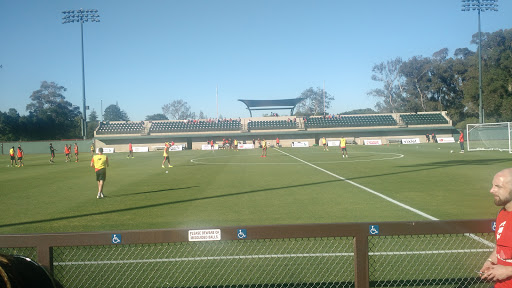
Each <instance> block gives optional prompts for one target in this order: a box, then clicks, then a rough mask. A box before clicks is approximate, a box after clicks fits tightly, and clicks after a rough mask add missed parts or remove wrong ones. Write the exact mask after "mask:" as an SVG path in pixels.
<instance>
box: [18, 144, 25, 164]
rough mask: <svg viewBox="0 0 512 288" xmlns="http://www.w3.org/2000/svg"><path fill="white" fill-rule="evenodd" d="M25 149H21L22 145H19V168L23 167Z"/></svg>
mask: <svg viewBox="0 0 512 288" xmlns="http://www.w3.org/2000/svg"><path fill="white" fill-rule="evenodd" d="M23 155H24V154H23V149H21V145H18V167H22V166H23Z"/></svg>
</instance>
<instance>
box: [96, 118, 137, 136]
mask: <svg viewBox="0 0 512 288" xmlns="http://www.w3.org/2000/svg"><path fill="white" fill-rule="evenodd" d="M143 132H144V121H140V122H129V121H117V122H108V121H107V122H100V125H99V127H98V128H97V129H96V135H108V134H141V133H143Z"/></svg>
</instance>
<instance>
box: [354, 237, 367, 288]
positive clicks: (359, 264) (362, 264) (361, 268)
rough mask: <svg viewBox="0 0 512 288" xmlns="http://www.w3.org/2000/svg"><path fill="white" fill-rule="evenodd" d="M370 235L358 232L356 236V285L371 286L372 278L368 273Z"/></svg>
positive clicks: (360, 286) (358, 287)
mask: <svg viewBox="0 0 512 288" xmlns="http://www.w3.org/2000/svg"><path fill="white" fill-rule="evenodd" d="M368 252H369V251H368V235H361V233H358V235H356V236H355V237H354V266H355V287H356V288H369V287H370V279H369V273H368V270H369V269H368Z"/></svg>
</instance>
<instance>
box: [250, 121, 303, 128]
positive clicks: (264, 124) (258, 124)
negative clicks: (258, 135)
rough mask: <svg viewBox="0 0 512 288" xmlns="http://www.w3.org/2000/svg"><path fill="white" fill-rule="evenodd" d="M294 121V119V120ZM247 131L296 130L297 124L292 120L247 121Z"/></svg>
mask: <svg viewBox="0 0 512 288" xmlns="http://www.w3.org/2000/svg"><path fill="white" fill-rule="evenodd" d="M294 119H295V118H294ZM247 127H248V130H273V129H297V122H294V121H293V120H291V119H289V120H270V121H267V120H256V121H252V120H251V121H248V124H247Z"/></svg>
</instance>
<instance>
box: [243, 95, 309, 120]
mask: <svg viewBox="0 0 512 288" xmlns="http://www.w3.org/2000/svg"><path fill="white" fill-rule="evenodd" d="M302 100H304V98H294V99H278V100H244V99H238V101H240V102H242V103H244V104H245V105H246V106H247V110H249V113H250V114H251V117H252V111H253V110H285V109H290V115H293V109H295V106H297V104H299V103H300V102H301V101H302Z"/></svg>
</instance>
